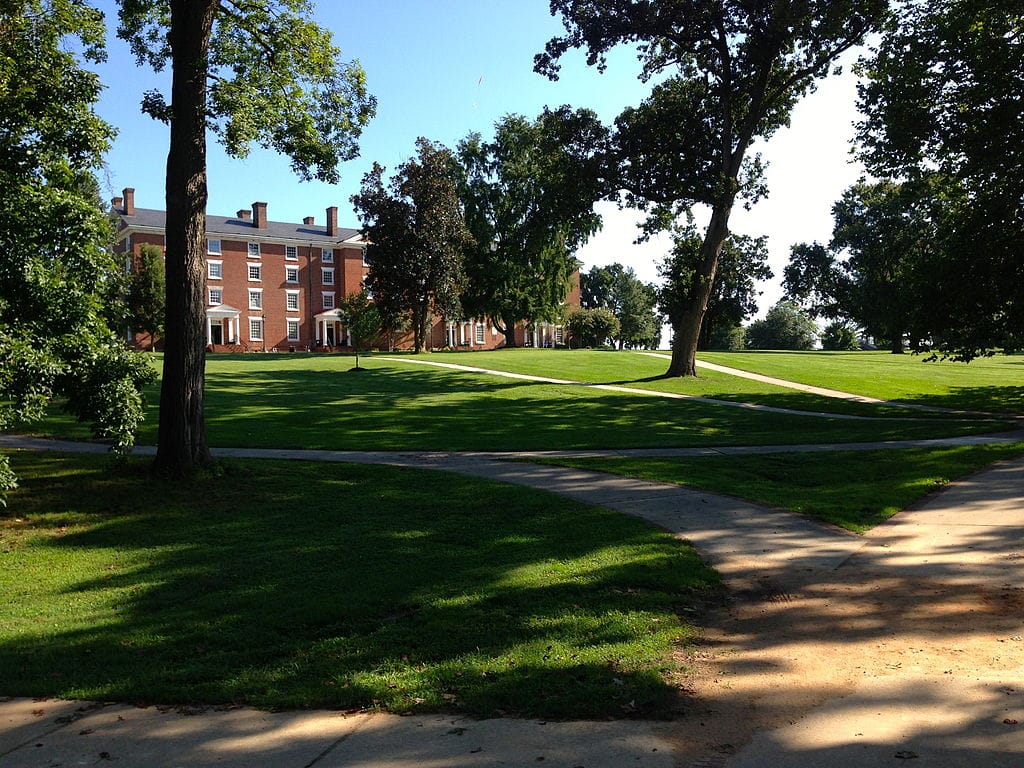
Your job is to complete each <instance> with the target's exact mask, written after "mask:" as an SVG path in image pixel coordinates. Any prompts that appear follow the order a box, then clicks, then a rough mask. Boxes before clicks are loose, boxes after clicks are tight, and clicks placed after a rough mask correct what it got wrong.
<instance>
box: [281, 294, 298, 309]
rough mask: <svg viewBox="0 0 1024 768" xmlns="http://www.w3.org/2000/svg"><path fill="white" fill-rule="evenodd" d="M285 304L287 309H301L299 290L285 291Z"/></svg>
mask: <svg viewBox="0 0 1024 768" xmlns="http://www.w3.org/2000/svg"><path fill="white" fill-rule="evenodd" d="M284 306H285V309H293V310H295V311H298V309H299V292H298V291H285V293H284Z"/></svg>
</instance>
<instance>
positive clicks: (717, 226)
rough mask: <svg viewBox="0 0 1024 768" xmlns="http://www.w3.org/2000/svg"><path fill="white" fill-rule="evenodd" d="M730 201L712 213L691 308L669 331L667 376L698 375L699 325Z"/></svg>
mask: <svg viewBox="0 0 1024 768" xmlns="http://www.w3.org/2000/svg"><path fill="white" fill-rule="evenodd" d="M732 204H733V201H732V199H731V198H730V199H728V200H723V201H721V202H719V203H718V204H716V205H715V207H714V208H713V209H712V211H711V221H710V222H709V223H708V228H707V231H706V232H705V233H704V241H703V243H701V247H700V251H701V262H700V267H699V269H698V270H697V274H696V275H695V277H694V281H695V283H696V285H695V292H694V299H693V301H691V302H690V306H689V307H688V308H687V310H686V312H685V313H684V315H683V316H682V318H680V320H679V322H678V323H677V324H676V325H674V326H673V328H672V362H671V363H670V364H669V367H668V371H667V372H666V373H665V375H666V376H696V375H697V345H698V343H699V342H700V330H701V325H702V323H703V322H704V315H705V314H706V313H707V311H708V301H709V300H710V298H711V290H712V288H713V287H714V283H715V272H716V271H717V269H718V256H719V254H721V252H722V245H723V244H724V243H725V240H726V238H727V237H728V236H729V216H730V214H731V213H732Z"/></svg>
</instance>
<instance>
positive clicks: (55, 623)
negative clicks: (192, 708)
mask: <svg viewBox="0 0 1024 768" xmlns="http://www.w3.org/2000/svg"><path fill="white" fill-rule="evenodd" d="M12 459H13V463H14V466H15V468H16V469H17V471H18V472H19V475H20V477H21V484H22V487H21V488H20V489H19V490H18V491H16V492H15V493H14V494H12V496H11V498H10V508H9V509H8V510H7V512H8V514H7V515H6V516H0V691H3V692H4V693H5V694H7V695H20V696H57V697H67V698H83V699H99V700H120V701H134V702H153V703H168V704H201V703H205V704H210V703H246V704H252V705H255V706H258V707H264V708H281V707H288V708H292V707H330V708H335V707H337V708H351V707H360V708H371V709H372V708H380V709H386V710H391V711H397V712H411V711H436V710H442V709H443V710H451V711H462V712H466V713H471V714H476V715H494V714H499V713H508V714H521V715H530V716H538V717H606V716H613V717H614V716H622V715H625V714H634V713H641V714H646V715H660V714H667V713H668V712H669V711H670V709H671V707H672V706H673V701H674V697H675V695H676V693H675V690H674V689H673V687H672V686H671V685H670V683H669V682H668V681H667V679H666V678H667V676H670V675H672V674H673V673H677V672H678V671H679V669H678V666H677V662H676V661H674V655H673V654H674V652H676V651H677V650H678V649H679V648H680V647H681V646H682V645H685V644H686V643H687V642H688V639H689V638H690V636H691V634H692V631H693V630H692V628H691V627H690V626H687V625H685V624H683V623H681V621H680V619H679V618H678V613H679V609H680V608H681V607H689V608H690V609H692V608H693V606H695V605H699V604H701V603H702V602H703V601H705V600H706V599H708V598H709V597H710V596H711V595H713V594H715V590H716V585H717V577H716V576H715V574H714V573H713V572H711V571H710V570H708V569H707V568H706V567H705V566H704V565H703V564H702V563H701V561H700V559H699V558H698V557H697V556H696V555H695V554H694V552H693V551H692V550H691V549H690V548H689V547H688V546H686V545H685V544H683V543H682V542H680V541H679V540H677V539H675V538H673V537H671V536H669V535H667V534H664V533H661V532H658V531H655V530H653V529H651V528H650V527H648V526H646V525H645V524H643V523H642V522H640V521H637V520H635V519H632V518H629V517H626V516H623V515H619V514H615V513H612V512H608V511H604V510H600V509H595V508H592V507H587V506H585V505H582V504H578V503H575V502H572V501H569V500H566V499H563V498H559V497H556V496H553V495H550V494H546V493H542V492H537V491H531V490H527V489H523V488H518V487H512V486H505V485H500V484H496V483H491V482H486V481H482V480H477V479H469V478H463V477H458V476H452V475H447V474H441V473H431V472H423V471H415V470H403V469H394V468H388V467H359V466H351V465H336V464H332V465H314V464H305V463H290V462H252V463H246V462H237V463H233V464H230V465H229V466H228V467H227V471H226V473H224V474H222V475H219V476H214V477H208V478H200V479H198V480H196V481H194V482H192V483H185V484H175V483H168V482H163V481H160V480H156V479H152V478H150V477H148V476H147V473H146V471H145V466H144V464H142V463H141V462H129V463H128V464H127V465H126V466H122V467H120V468H118V467H114V466H112V465H111V464H110V462H109V460H108V459H106V458H105V457H95V456H59V455H32V454H24V453H14V454H12ZM570 532H571V535H567V533H570Z"/></svg>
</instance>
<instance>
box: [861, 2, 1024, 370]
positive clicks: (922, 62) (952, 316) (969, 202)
mask: <svg viewBox="0 0 1024 768" xmlns="http://www.w3.org/2000/svg"><path fill="white" fill-rule="evenodd" d="M1022 30H1024V6H1022V5H1021V3H1020V2H1019V0H906V2H902V3H900V4H899V5H898V6H897V9H896V13H894V15H893V16H892V18H891V19H890V20H889V22H888V24H887V25H886V27H885V29H884V31H883V34H882V36H881V38H880V41H879V43H878V45H877V50H876V52H875V53H874V55H873V56H871V57H869V59H868V60H867V61H866V62H864V64H863V74H864V75H865V80H864V83H863V85H862V86H861V93H860V107H861V110H862V112H863V114H864V115H865V118H864V120H863V122H862V123H861V124H860V126H859V141H860V149H861V152H860V156H861V159H862V160H863V161H864V162H865V164H866V165H867V167H868V169H869V170H870V171H871V172H872V173H873V174H874V175H875V176H876V177H878V178H893V179H896V180H898V181H899V182H900V183H901V185H902V186H903V187H904V189H906V190H908V191H909V193H910V194H911V195H912V196H913V197H914V198H915V199H916V202H915V203H914V205H915V208H916V211H917V213H918V215H920V216H922V217H924V218H926V219H927V220H929V221H930V222H932V224H933V226H934V228H935V232H934V237H933V241H932V247H931V249H930V250H929V252H928V253H927V254H925V256H926V257H927V258H924V259H922V260H921V261H920V262H919V264H918V272H919V275H920V280H919V281H917V287H918V289H919V296H920V299H919V301H918V302H916V304H915V309H916V310H917V313H918V318H919V320H920V325H921V327H922V329H923V330H924V331H926V332H927V333H928V335H929V336H931V337H932V339H933V340H934V341H935V342H936V343H937V345H938V346H937V348H938V351H939V352H941V353H943V354H947V355H951V356H953V357H956V358H959V359H964V360H969V359H971V358H972V357H974V356H976V355H979V354H983V353H984V352H986V351H987V350H990V349H991V348H993V347H999V346H1003V345H1008V344H1010V345H1012V344H1019V342H1020V334H1021V329H1022V328H1024V249H1022V248H1021V243H1022V242H1024V173H1021V168H1022V167H1024V120H1022V119H1021V109H1022V104H1024V33H1022ZM1015 336H1016V338H1015Z"/></svg>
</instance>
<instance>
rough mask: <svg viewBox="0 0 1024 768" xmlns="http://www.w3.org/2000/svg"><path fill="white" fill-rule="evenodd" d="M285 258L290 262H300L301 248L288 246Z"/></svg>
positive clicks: (285, 248) (285, 249) (285, 250)
mask: <svg viewBox="0 0 1024 768" xmlns="http://www.w3.org/2000/svg"><path fill="white" fill-rule="evenodd" d="M284 257H285V258H286V259H287V260H288V261H298V260H299V246H297V245H286V246H285V247H284Z"/></svg>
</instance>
